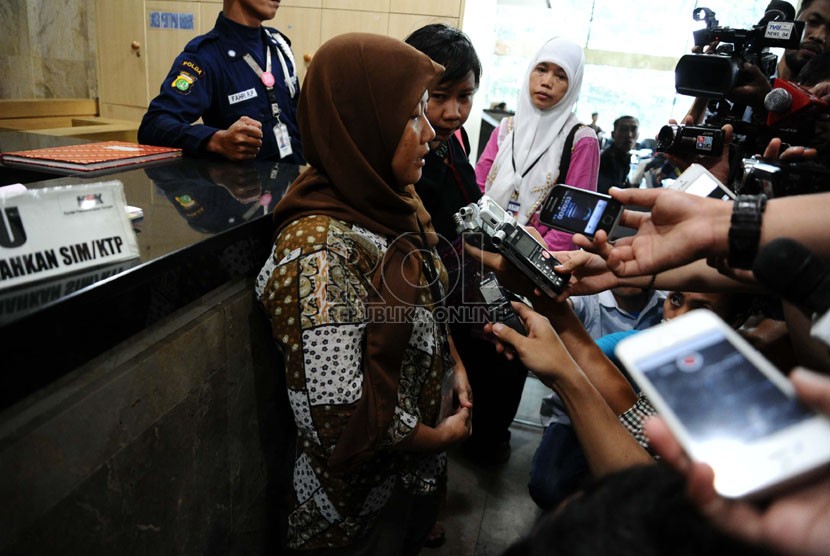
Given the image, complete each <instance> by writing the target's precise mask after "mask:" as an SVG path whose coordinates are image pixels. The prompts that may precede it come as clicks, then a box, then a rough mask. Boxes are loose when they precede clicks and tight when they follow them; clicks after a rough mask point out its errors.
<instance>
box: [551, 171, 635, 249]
mask: <svg viewBox="0 0 830 556" xmlns="http://www.w3.org/2000/svg"><path fill="white" fill-rule="evenodd" d="M622 209H623V206H622V204H621V203H620V202H619V201H616V200H614V199H612V198H611V196H610V195H604V194H602V193H596V192H594V191H588V190H585V189H579V188H578V187H572V186H570V185H562V184H557V185H554V186H553V189H551V191H550V193H549V194H548V197H547V199H545V202H544V203H543V204H542V210H541V212H540V213H539V221H540V222H542V224H544V225H545V226H550V227H551V228H556V229H557V230H562V231H564V232H570V233H572V234H582V235H584V236H587V237H589V238H592V237H594V235H595V234H596V233H597V230H605V233H607V234H608V235H609V236H610V235H611V232H612V231H613V230H614V228H615V227H616V226H617V223H618V222H619V221H620V215H621V214H622Z"/></svg>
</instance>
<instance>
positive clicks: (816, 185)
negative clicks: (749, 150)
mask: <svg viewBox="0 0 830 556" xmlns="http://www.w3.org/2000/svg"><path fill="white" fill-rule="evenodd" d="M736 190H737V192H738V193H740V194H742V195H757V194H759V193H763V194H764V195H766V196H767V197H770V198H773V197H788V196H790V195H806V194H808V193H823V192H825V191H830V168H827V167H826V166H823V165H821V164H818V163H816V162H812V161H806V162H804V161H802V162H780V161H778V162H765V161H762V160H760V159H758V158H755V157H753V158H745V159H744V160H743V179H742V180H741V181H740V183H739V184H738V186H737V187H736Z"/></svg>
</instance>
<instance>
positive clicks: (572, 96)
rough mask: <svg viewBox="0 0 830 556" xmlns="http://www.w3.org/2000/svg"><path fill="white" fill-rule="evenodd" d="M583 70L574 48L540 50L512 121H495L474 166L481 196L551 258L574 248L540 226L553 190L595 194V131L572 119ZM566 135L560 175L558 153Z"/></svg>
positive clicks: (553, 45)
mask: <svg viewBox="0 0 830 556" xmlns="http://www.w3.org/2000/svg"><path fill="white" fill-rule="evenodd" d="M584 66H585V55H584V53H583V52H582V48H581V47H580V46H579V45H577V44H576V43H574V42H572V41H570V40H568V39H564V38H561V37H555V38H553V39H550V40H549V41H548V42H546V43H545V44H544V45H543V46H542V48H541V49H540V50H539V52H538V53H537V54H536V56H535V57H534V58H533V61H532V62H531V63H530V66H529V67H528V69H527V73H526V78H525V80H524V82H523V83H522V91H521V93H520V95H519V99H518V106H517V108H516V114H515V116H513V117H512V118H504V119H503V120H502V121H501V123H500V125H499V127H498V128H497V129H496V130H495V131H494V132H493V135H492V136H491V137H490V141H489V142H488V143H487V147H486V148H485V149H484V151H483V152H482V155H481V157H480V158H479V162H478V164H477V165H476V178H477V181H478V183H479V187H480V188H481V189H482V191H484V193H485V194H487V195H489V196H490V197H492V198H493V199H494V200H495V201H496V202H497V203H498V204H499V205H501V206H502V207H503V208H505V209H507V210H508V211H510V212H511V213H513V215H514V216H515V217H516V219H517V220H518V222H519V223H520V224H523V225H532V226H534V227H535V228H537V229H538V230H539V232H540V233H541V234H542V236H543V237H544V238H545V241H546V242H547V244H548V247H549V248H550V249H551V250H553V251H566V250H571V249H574V247H573V245H572V242H571V234H568V233H565V232H560V231H557V230H552V229H550V228H548V227H547V226H545V225H543V224H541V223H540V222H539V209H540V207H541V205H542V202H543V201H544V200H545V197H546V196H547V194H548V192H549V191H550V190H551V188H552V187H553V185H554V184H556V183H566V184H568V185H572V186H575V187H580V188H582V189H589V190H591V191H596V189H597V173H598V171H599V143H598V141H597V137H596V134H595V132H594V130H592V129H591V128H590V127H589V126H587V125H582V124H580V122H579V120H578V119H577V117H576V114H574V112H573V110H574V106H575V105H576V100H577V97H578V96H579V90H580V89H581V87H582V70H583V67H584ZM572 132H573V137H572V140H571V144H572V148H571V153H570V155H571V156H570V163H569V165H568V166H567V169H565V168H562V166H561V165H562V162H563V150H564V148H565V146H566V142H567V141H566V140H567V138H568V136H569V134H571V133H572ZM567 158H568V157H567V155H566V156H565V160H567ZM560 169H562V170H564V171H563V172H562V174H564V175H563V176H560Z"/></svg>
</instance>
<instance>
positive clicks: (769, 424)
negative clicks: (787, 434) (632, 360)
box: [637, 330, 814, 444]
mask: <svg viewBox="0 0 830 556" xmlns="http://www.w3.org/2000/svg"><path fill="white" fill-rule="evenodd" d="M637 366H638V367H639V368H640V369H641V370H642V372H643V374H644V375H645V376H646V378H647V379H648V380H649V381H650V382H651V383H652V385H653V386H654V388H655V389H656V390H657V391H658V392H659V394H660V395H661V396H662V397H663V398H664V399H665V401H666V403H667V404H668V406H669V407H671V409H672V411H673V412H674V413H675V414H676V416H677V418H678V419H679V420H680V422H681V423H683V426H684V428H685V429H686V430H687V432H688V435H689V438H690V439H691V440H692V441H693V442H695V443H700V444H707V443H712V442H718V441H719V440H728V441H730V442H739V443H745V444H748V443H752V442H754V441H756V440H759V439H761V438H764V437H766V436H768V435H771V434H774V433H776V432H778V431H780V430H783V429H786V428H788V427H790V426H792V425H794V424H796V423H799V422H801V421H804V420H806V419H810V418H811V417H813V415H814V414H813V413H812V412H810V411H809V410H808V409H807V408H806V407H805V406H804V405H803V404H802V403H801V402H799V401H798V400H797V399H795V398H791V397H789V396H787V395H786V394H785V393H784V392H782V391H781V389H780V388H778V387H777V386H776V385H775V384H774V383H772V382H771V381H770V380H769V379H767V377H766V376H765V375H764V374H763V372H762V371H760V370H759V369H758V368H756V367H755V365H753V364H752V362H750V361H749V360H748V359H747V358H746V357H744V355H743V354H742V353H741V352H740V351H738V350H737V349H736V348H735V347H734V346H733V345H732V344H731V343H730V342H729V340H728V339H727V338H726V337H725V336H724V335H723V333H722V332H719V331H717V330H712V331H707V332H705V333H704V334H701V335H700V336H698V337H696V338H694V339H693V340H691V341H690V342H686V343H684V345H678V346H677V347H674V348H672V349H670V350H667V351H665V352H662V353H659V354H655V355H651V356H648V357H646V358H643V359H642V360H640V361H639V362H638V363H637ZM707 392H708V393H711V394H709V395H707V394H706V393H707ZM692 393H698V394H700V395H692Z"/></svg>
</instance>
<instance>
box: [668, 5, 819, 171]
mask: <svg viewBox="0 0 830 556" xmlns="http://www.w3.org/2000/svg"><path fill="white" fill-rule="evenodd" d="M692 17H693V18H694V19H695V20H696V21H705V23H706V27H705V28H703V29H700V30H698V31H695V32H694V39H695V45H696V46H704V45H707V44H711V43H713V42H718V43H719V46H718V48H717V50H716V51H715V53H714V54H687V55H685V56H683V57H681V58H680V61H678V63H677V66H676V67H675V70H674V79H675V89H676V90H677V92H678V93H679V94H683V95H692V96H696V97H700V98H705V99H710V100H709V104H708V106H707V111H708V115H707V117H706V120H705V121H704V123H703V124H702V125H700V126H686V127H685V129H684V128H683V126H674V127H672V126H664V128H663V129H661V131H660V135H661V136H662V138H663V139H662V141H660V140H659V139H658V148H657V150H658V151H659V152H665V153H668V154H677V155H683V154H695V155H704V156H718V155H720V153H721V149H718V148H714V145H722V141H723V135H722V131H721V128H722V127H723V126H724V125H725V124H730V125H731V126H732V128H733V132H734V133H733V139H732V145H733V147H734V148H733V149H731V150H732V151H734V152H733V153H732V157H733V158H732V160H733V161H734V162H735V165H734V166H735V167H737V166H738V164H739V163H740V160H741V159H742V158H743V156H744V153H746V154H748V155H749V154H755V153H759V152H762V151H763V150H764V148H765V147H766V146H767V144H768V143H769V141H770V139H772V138H773V137H780V138H781V140H782V141H784V142H787V143H791V144H804V143H805V138H809V137H811V136H812V134H813V131H814V127H813V122H812V121H811V119H810V118H804V117H802V116H804V115H806V112H805V111H801V112H799V114H798V117H791V116H793V112H792V111H787V110H788V109H784V111H786V112H787V115H786V117H780V118H773V119H771V120H769V121H768V120H767V118H766V112H765V110H764V107H762V106H757V107H754V109H753V112H752V119H751V120H750V121H746V120H745V119H744V115H745V113H746V108H747V107H746V106H745V105H743V104H738V103H732V102H730V101H729V100H727V98H726V97H727V95H728V94H730V92H731V91H732V90H733V89H734V88H735V86H736V85H738V84H739V81H738V80H739V74H740V71H741V68H742V66H743V65H744V63H746V62H749V63H751V64H753V65H755V66H757V67H758V68H759V69H760V70H761V72H762V73H763V74H764V75H765V76H766V77H767V78H771V77H772V75H773V74H774V73H775V69H776V63H777V58H776V56H775V55H774V54H772V53H771V52H769V51H768V49H769V48H773V47H779V48H798V47H799V46H800V44H801V37H802V34H803V31H804V22H801V21H792V20H793V19H794V17H795V9H794V8H793V7H792V5H791V4H789V3H788V2H784V1H780V0H773V1H772V2H770V4H769V6H767V9H766V12H765V13H764V17H762V18H761V21H760V22H758V24H757V25H755V26H754V27H752V28H751V29H733V28H730V27H719V26H718V25H719V24H718V20H717V19H716V18H715V13H714V12H713V11H712V10H710V9H709V8H697V9H695V10H694V11H693V12H692ZM777 81H781V80H777ZM775 87H776V88H784V87H785V83H784V82H781V83H777V84H776V85H775ZM773 91H774V92H775V93H776V95H777V94H780V93H782V91H775V89H774V90H773ZM773 96H775V95H773Z"/></svg>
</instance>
